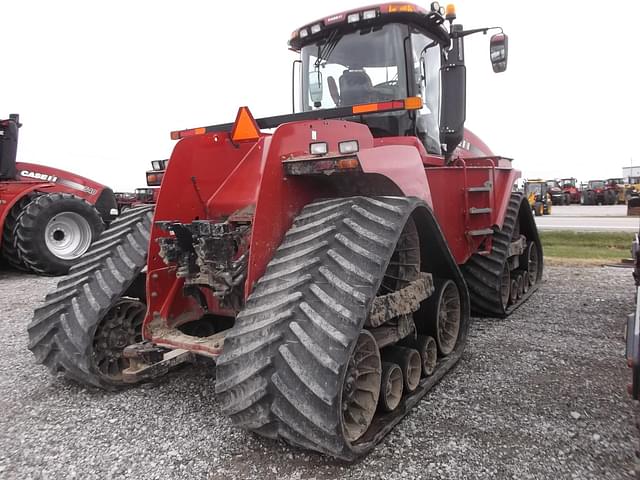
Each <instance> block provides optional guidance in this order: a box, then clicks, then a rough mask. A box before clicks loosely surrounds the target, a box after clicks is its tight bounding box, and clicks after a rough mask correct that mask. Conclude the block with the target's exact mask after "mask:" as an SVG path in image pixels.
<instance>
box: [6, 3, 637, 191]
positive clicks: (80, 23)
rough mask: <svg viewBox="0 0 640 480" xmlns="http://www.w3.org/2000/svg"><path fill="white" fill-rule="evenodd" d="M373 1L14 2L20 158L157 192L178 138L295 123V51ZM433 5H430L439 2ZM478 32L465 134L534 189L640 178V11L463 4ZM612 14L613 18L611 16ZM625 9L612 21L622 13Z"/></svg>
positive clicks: (11, 95) (9, 6) (13, 80)
mask: <svg viewBox="0 0 640 480" xmlns="http://www.w3.org/2000/svg"><path fill="white" fill-rule="evenodd" d="M368 3H369V2H368V1H367V0H362V1H354V0H340V1H335V0H323V1H318V2H309V1H300V0H297V1H294V0H291V1H290V0H286V1H284V0H283V1H277V0H272V1H266V2H239V1H231V2H223V1H213V0H209V1H191V0H181V1H175V0H174V1H160V0H154V1H140V0H138V1H131V0H128V1H122V0H109V1H102V2H99V1H87V0H78V1H67V0H58V1H50V0H42V1H29V0H20V1H11V2H9V1H3V2H2V7H1V12H2V27H1V31H2V37H3V48H2V56H1V63H0V69H1V71H0V117H2V118H6V116H8V114H9V113H19V114H20V115H21V121H22V123H23V124H24V126H23V128H22V129H21V131H20V144H19V150H18V159H19V160H22V161H30V162H36V163H44V164H50V165H53V166H58V167H60V168H64V169H67V170H72V171H75V172H77V173H80V174H83V175H86V176H89V177H92V178H93V179H95V180H97V181H100V182H103V183H105V184H108V185H110V186H112V187H113V188H114V189H117V190H123V189H133V188H135V187H137V186H144V182H145V180H144V171H145V170H146V169H147V168H148V167H149V166H150V164H149V162H150V160H153V159H162V158H168V157H169V156H170V154H171V150H172V148H173V145H174V142H172V141H171V140H170V139H169V132H170V131H171V130H175V129H180V128H188V127H197V126H203V125H211V124H215V123H222V122H228V121H233V119H234V118H235V114H236V111H237V108H238V107H239V106H241V105H248V106H249V107H250V108H251V111H252V112H253V113H254V115H255V116H256V117H260V116H268V115H276V114H281V113H288V112H290V111H291V62H292V61H293V60H294V58H295V55H294V54H293V53H292V52H290V51H288V49H287V40H288V38H289V36H290V33H291V32H292V31H293V30H294V29H295V28H297V27H299V26H301V25H303V24H306V23H309V22H311V21H313V20H315V19H317V18H320V17H324V16H327V15H329V14H332V13H336V12H340V11H343V10H345V9H348V8H352V7H358V6H362V5H366V4H368ZM425 5H428V4H427V3H425ZM456 6H457V11H458V21H459V22H460V23H462V24H463V25H464V26H465V27H467V28H473V27H482V26H492V25H500V26H502V27H503V28H504V29H505V32H506V33H507V34H508V35H509V67H508V70H507V72H505V73H502V74H498V75H496V74H494V73H493V71H492V69H491V65H490V62H489V55H488V50H489V45H488V36H487V37H484V36H482V35H477V36H473V37H471V38H469V39H468V40H467V42H466V50H467V75H468V77H467V84H468V90H467V127H468V128H470V129H471V130H473V131H474V132H475V133H477V134H478V135H479V136H480V137H481V138H482V139H483V140H484V141H485V142H486V143H487V144H488V145H489V146H490V147H491V148H492V149H493V151H494V152H495V153H498V154H501V155H504V156H508V157H513V158H514V159H515V161H516V162H515V165H516V167H517V168H519V169H521V170H522V171H523V175H524V176H525V177H527V176H528V177H539V176H542V177H566V176H576V177H578V178H579V179H582V180H588V179H590V178H597V177H616V176H620V175H621V168H622V167H623V166H628V165H630V162H631V159H632V158H633V159H634V161H635V164H640V146H639V145H640V142H638V140H637V138H638V135H639V132H638V128H639V127H640V122H639V121H638V118H637V115H638V112H639V111H640V100H639V99H640V94H639V90H640V76H639V75H638V72H639V70H640V68H639V67H640V60H639V59H640V54H639V53H638V47H639V46H640V40H639V39H638V33H637V30H636V28H637V23H638V19H639V18H640V2H638V1H634V0H628V1H617V2H602V1H600V2H596V1H578V0H576V1H561V0H560V1H555V2H540V1H535V2H533V1H513V0H503V1H498V0H495V1H492V0H482V1H479V0H475V1H474V0H461V1H458V2H456ZM605 6H607V7H609V8H606V9H605V8H604V7H605ZM611 7H614V8H615V10H613V9H612V8H611Z"/></svg>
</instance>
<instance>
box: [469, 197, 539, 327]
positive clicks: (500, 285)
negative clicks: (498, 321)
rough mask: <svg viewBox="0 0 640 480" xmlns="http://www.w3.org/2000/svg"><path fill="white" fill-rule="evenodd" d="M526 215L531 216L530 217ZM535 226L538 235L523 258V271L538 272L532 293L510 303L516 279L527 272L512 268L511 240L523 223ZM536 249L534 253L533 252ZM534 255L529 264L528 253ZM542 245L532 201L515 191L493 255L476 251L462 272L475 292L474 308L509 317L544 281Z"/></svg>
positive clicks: (495, 237)
mask: <svg viewBox="0 0 640 480" xmlns="http://www.w3.org/2000/svg"><path fill="white" fill-rule="evenodd" d="M525 216H529V218H528V219H526V218H525ZM524 220H526V223H527V224H528V225H530V226H531V228H533V229H534V234H533V235H532V236H533V237H534V238H527V242H528V243H527V245H528V247H527V249H526V250H525V252H524V253H523V255H521V256H520V257H519V269H520V270H526V271H529V270H532V271H533V273H534V275H532V276H531V277H530V278H531V279H532V282H533V283H532V284H531V285H530V287H529V290H528V292H527V293H526V294H525V295H523V296H522V297H521V298H520V299H519V300H516V301H515V303H510V300H511V286H512V284H513V282H512V280H514V279H515V278H516V275H517V274H519V273H523V272H518V271H517V270H510V267H509V262H508V259H509V257H508V255H509V246H510V243H511V242H512V241H513V240H514V239H517V238H518V237H519V235H520V234H521V231H522V228H521V223H522V222H523V221H524ZM530 252H532V253H530ZM529 253H530V255H531V264H529V263H527V261H526V259H527V258H528V257H527V255H529ZM542 266H543V261H542V244H541V243H540V239H539V238H538V234H537V230H535V222H534V220H533V218H532V216H531V209H530V208H529V203H528V202H527V200H526V199H525V198H523V197H522V194H521V193H513V194H511V199H510V200H509V205H508V207H507V213H506V216H505V218H504V222H503V224H502V229H500V230H498V231H496V232H495V233H494V235H493V242H492V247H491V252H490V253H489V255H480V254H477V253H476V254H474V255H472V256H471V258H469V260H467V262H466V263H465V264H464V265H463V266H462V274H463V275H464V278H465V280H466V281H467V287H468V288H469V294H470V295H471V311H472V312H473V313H474V314H476V315H478V316H483V317H506V316H507V315H509V314H510V313H511V312H513V311H514V310H515V309H516V308H518V307H519V306H520V305H522V303H523V302H525V301H526V300H527V299H528V298H529V297H530V296H531V294H532V293H533V292H534V291H535V290H536V289H537V287H538V284H539V283H540V281H541V280H542Z"/></svg>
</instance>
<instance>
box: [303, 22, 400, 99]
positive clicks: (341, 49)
mask: <svg viewBox="0 0 640 480" xmlns="http://www.w3.org/2000/svg"><path fill="white" fill-rule="evenodd" d="M406 37H407V27H406V26H402V25H399V24H387V25H384V26H383V27H381V28H375V29H372V28H363V29H361V30H358V31H356V32H353V33H350V34H347V35H340V34H338V33H337V32H336V31H334V32H333V33H331V34H329V35H328V36H327V37H325V38H324V39H322V40H320V41H319V42H318V43H313V44H310V45H307V46H305V47H303V48H302V52H301V54H302V72H303V73H302V89H301V94H302V95H301V99H300V103H301V105H300V107H301V108H302V110H303V111H309V110H316V109H324V108H335V107H343V106H350V105H357V104H360V103H369V102H380V101H387V100H396V99H403V98H406V97H407V81H406V74H405V64H404V58H405V56H404V43H405V42H404V40H405V38H406Z"/></svg>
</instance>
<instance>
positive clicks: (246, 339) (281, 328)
mask: <svg viewBox="0 0 640 480" xmlns="http://www.w3.org/2000/svg"><path fill="white" fill-rule="evenodd" d="M416 205H421V203H420V202H419V201H418V200H416V199H409V198H396V197H376V198H367V197H352V198H342V199H332V200H326V201H319V202H315V203H312V204H310V205H307V206H306V207H305V208H304V209H303V210H302V212H301V213H300V215H299V216H298V217H297V218H296V219H295V220H294V223H293V225H292V227H291V229H290V230H289V231H288V232H287V233H286V236H285V238H284V240H283V243H282V244H281V245H280V247H279V248H278V249H277V251H276V252H275V255H274V257H273V259H272V260H271V261H270V262H269V264H268V266H267V269H266V272H265V274H264V276H263V277H262V278H261V279H260V280H259V281H258V282H257V284H256V286H255V288H254V290H253V292H252V293H251V295H250V297H249V299H248V300H247V304H246V306H245V308H244V310H242V311H241V312H240V313H239V315H238V317H237V319H236V322H235V325H234V327H233V328H232V329H231V331H230V332H229V333H228V334H227V335H226V337H225V342H224V353H223V354H222V356H221V357H220V358H219V359H218V362H217V373H216V392H217V393H218V396H219V401H220V402H221V408H222V411H223V413H224V414H226V415H227V416H229V417H230V418H231V420H232V421H233V423H234V424H235V425H237V426H240V427H242V428H245V429H248V430H251V431H254V432H256V433H258V434H260V435H263V436H266V437H270V438H280V439H284V440H285V441H287V442H288V443H291V444H293V445H296V446H299V447H302V448H306V449H311V450H316V451H319V452H322V453H326V454H329V455H331V456H335V457H339V458H342V459H345V460H353V459H355V458H357V457H358V456H360V455H362V454H364V453H366V452H367V451H369V450H370V449H371V448H373V446H374V445H375V444H376V443H377V442H378V441H380V440H381V439H382V437H383V436H384V435H385V434H386V433H388V431H389V430H391V428H392V427H393V425H395V424H396V423H397V422H398V421H399V420H400V419H401V418H402V417H404V416H405V415H406V413H407V412H408V411H409V409H410V408H411V407H412V406H413V405H414V404H415V403H416V402H417V400H419V398H420V397H422V396H423V395H424V393H426V391H427V390H428V389H429V388H431V386H432V385H433V384H434V383H435V382H436V381H437V380H438V379H439V378H440V377H441V376H442V375H443V374H444V371H446V370H448V369H449V368H451V366H452V365H453V364H454V363H455V361H456V360H457V358H458V356H457V355H455V356H451V358H447V361H445V362H443V363H445V364H447V365H445V366H444V367H443V370H442V371H441V372H439V373H438V375H434V376H433V377H429V378H430V381H429V382H428V383H429V384H428V385H427V384H426V383H425V384H424V385H423V387H424V388H422V387H421V388H420V389H418V393H416V394H413V395H411V396H407V397H404V399H403V402H404V404H402V405H401V406H400V407H398V408H397V409H396V411H395V413H394V414H393V415H391V414H388V416H387V417H386V419H384V420H383V421H381V422H378V423H377V424H376V419H375V418H374V424H372V427H371V428H370V429H369V431H370V432H372V433H371V434H370V432H367V433H366V434H365V436H364V437H366V438H364V437H363V439H361V440H359V443H356V445H350V444H348V442H347V441H346V440H345V439H344V436H343V433H342V418H341V405H340V397H341V388H342V383H343V378H344V374H345V370H346V367H347V365H348V361H349V358H350V356H351V352H352V351H353V349H354V347H355V342H356V340H357V338H358V335H359V332H360V331H361V329H362V328H363V324H364V321H365V319H366V317H367V315H368V313H369V311H370V308H371V303H372V301H373V299H374V297H375V295H376V292H377V291H378V288H379V285H380V282H381V280H382V278H383V275H384V272H385V270H386V267H387V264H388V262H389V259H390V258H391V255H392V253H393V251H394V248H395V245H396V243H397V241H398V238H399V236H400V234H401V232H402V230H403V227H404V225H405V223H406V222H407V219H408V217H409V215H410V214H411V212H412V211H413V210H414V208H415V207H416ZM460 353H461V352H460Z"/></svg>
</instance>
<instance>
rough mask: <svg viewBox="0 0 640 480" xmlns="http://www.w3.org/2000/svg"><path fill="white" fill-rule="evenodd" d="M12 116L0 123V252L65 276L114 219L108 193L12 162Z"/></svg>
mask: <svg viewBox="0 0 640 480" xmlns="http://www.w3.org/2000/svg"><path fill="white" fill-rule="evenodd" d="M19 127H20V123H19V118H18V115H10V117H9V119H6V120H0V253H1V256H2V258H3V259H4V260H5V261H6V262H7V263H8V264H10V265H12V266H14V267H17V268H20V269H28V270H30V271H33V272H35V273H41V274H49V275H60V274H65V273H67V271H68V270H69V268H70V267H71V266H72V265H74V264H75V263H76V262H77V261H78V259H79V258H80V257H81V256H82V255H83V254H84V253H85V252H86V251H87V250H88V249H89V247H90V246H91V244H92V242H93V240H94V239H96V238H97V237H98V236H99V235H100V233H102V231H103V230H104V228H105V225H107V224H109V222H111V221H112V220H113V219H114V218H115V216H116V215H117V213H118V211H117V205H116V200H115V196H114V194H113V192H112V191H111V189H109V188H107V187H105V186H104V185H101V184H99V183H96V182H93V181H91V180H89V179H86V178H83V177H81V176H79V175H75V174H73V173H69V172H65V171H63V170H59V169H57V168H52V167H47V166H44V165H35V164H31V163H24V162H16V152H17V146H18V128H19Z"/></svg>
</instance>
